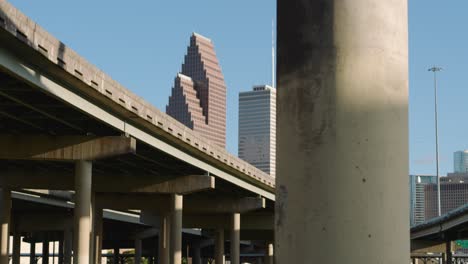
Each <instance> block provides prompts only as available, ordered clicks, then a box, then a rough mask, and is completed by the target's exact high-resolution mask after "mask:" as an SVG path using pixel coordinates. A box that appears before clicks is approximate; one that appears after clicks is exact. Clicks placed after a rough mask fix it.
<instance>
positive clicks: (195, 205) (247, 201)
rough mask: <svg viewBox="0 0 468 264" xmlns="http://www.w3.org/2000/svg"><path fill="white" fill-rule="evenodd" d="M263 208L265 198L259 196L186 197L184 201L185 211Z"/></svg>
mask: <svg viewBox="0 0 468 264" xmlns="http://www.w3.org/2000/svg"><path fill="white" fill-rule="evenodd" d="M263 208H265V199H264V198H260V197H244V198H229V197H219V198H215V199H213V198H187V199H186V200H185V202H184V212H185V213H235V212H238V213H245V212H249V211H254V210H258V209H263Z"/></svg>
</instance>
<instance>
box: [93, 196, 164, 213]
mask: <svg viewBox="0 0 468 264" xmlns="http://www.w3.org/2000/svg"><path fill="white" fill-rule="evenodd" d="M96 199H97V203H98V206H100V207H102V208H105V209H113V210H132V209H133V210H146V209H148V210H152V211H157V212H167V211H169V210H170V201H171V197H170V196H169V195H168V194H125V193H98V194H96Z"/></svg>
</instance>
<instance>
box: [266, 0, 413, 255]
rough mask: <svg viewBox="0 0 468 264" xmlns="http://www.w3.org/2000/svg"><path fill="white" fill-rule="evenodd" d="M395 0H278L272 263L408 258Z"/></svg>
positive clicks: (403, 51)
mask: <svg viewBox="0 0 468 264" xmlns="http://www.w3.org/2000/svg"><path fill="white" fill-rule="evenodd" d="M407 28H408V23H407V1H406V0H390V1H375V0H327V1H325V0H309V1H301V0H278V87H280V89H278V145H277V149H278V153H277V160H278V164H277V185H276V186H277V203H276V220H275V228H276V234H275V236H276V238H275V239H276V243H275V245H276V250H275V251H276V252H275V255H276V256H275V258H276V263H279V264H286V263H297V264H298V263H311V262H310V261H311V259H313V260H314V263H342V262H343V261H344V260H346V262H347V263H351V264H368V263H369V264H370V263H379V264H390V263H392V264H394V263H408V260H409V250H410V247H409V223H408V219H409V217H408V212H409V210H408V199H409V198H408V180H407V177H408V112H407V111H408V109H407V108H408V29H407Z"/></svg>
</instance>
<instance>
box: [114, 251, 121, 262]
mask: <svg viewBox="0 0 468 264" xmlns="http://www.w3.org/2000/svg"><path fill="white" fill-rule="evenodd" d="M119 263H120V248H118V247H114V264H119Z"/></svg>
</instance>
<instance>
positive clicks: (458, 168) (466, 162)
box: [453, 150, 468, 172]
mask: <svg viewBox="0 0 468 264" xmlns="http://www.w3.org/2000/svg"><path fill="white" fill-rule="evenodd" d="M453 171H454V172H468V150H465V151H456V152H454V153H453Z"/></svg>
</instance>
